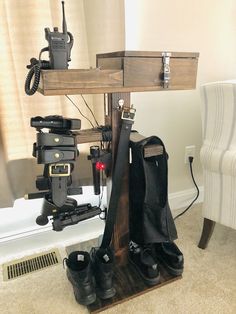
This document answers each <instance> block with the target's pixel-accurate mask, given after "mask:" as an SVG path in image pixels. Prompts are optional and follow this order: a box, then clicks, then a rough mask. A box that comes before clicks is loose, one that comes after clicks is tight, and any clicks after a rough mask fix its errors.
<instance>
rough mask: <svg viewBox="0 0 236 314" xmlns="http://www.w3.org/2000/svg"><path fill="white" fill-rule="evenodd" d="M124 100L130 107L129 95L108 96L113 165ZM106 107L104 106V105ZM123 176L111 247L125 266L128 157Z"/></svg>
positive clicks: (126, 252)
mask: <svg viewBox="0 0 236 314" xmlns="http://www.w3.org/2000/svg"><path fill="white" fill-rule="evenodd" d="M120 99H123V100H124V105H125V107H130V93H112V94H108V104H107V108H106V110H107V109H108V116H106V117H105V122H109V124H111V126H112V164H113V165H114V164H115V161H116V153H117V146H118V142H119V136H120V126H121V118H120V117H121V112H120V111H119V110H118V106H119V100H120ZM105 106H106V105H105ZM125 167H126V169H125V174H124V176H123V182H122V191H121V195H120V200H119V205H118V210H117V218H116V224H115V227H114V233H113V240H112V245H113V248H114V251H115V256H116V263H117V264H118V265H120V266H121V265H125V264H126V263H127V254H128V242H129V186H128V156H127V163H126V166H125Z"/></svg>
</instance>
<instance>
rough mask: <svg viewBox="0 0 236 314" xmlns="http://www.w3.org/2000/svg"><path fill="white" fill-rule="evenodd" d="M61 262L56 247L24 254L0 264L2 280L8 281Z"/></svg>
mask: <svg viewBox="0 0 236 314" xmlns="http://www.w3.org/2000/svg"><path fill="white" fill-rule="evenodd" d="M60 263H61V257H60V253H59V251H58V250H57V249H55V250H51V251H47V252H43V253H40V254H34V255H30V256H26V257H24V258H21V259H17V260H14V261H11V262H8V263H5V264H3V265H2V267H3V280H4V281H9V280H11V279H15V278H18V277H21V276H24V275H28V274H30V273H32V272H36V271H39V270H42V269H45V268H48V267H51V266H54V265H58V264H60Z"/></svg>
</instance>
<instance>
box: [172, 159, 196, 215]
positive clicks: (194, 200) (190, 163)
mask: <svg viewBox="0 0 236 314" xmlns="http://www.w3.org/2000/svg"><path fill="white" fill-rule="evenodd" d="M188 161H189V168H190V173H191V177H192V180H193V183H194V185H195V187H196V190H197V195H196V196H195V198H194V199H193V200H192V202H191V203H190V204H189V205H188V207H187V208H186V209H185V210H184V211H183V212H182V213H180V214H178V215H177V216H176V217H175V218H174V220H176V219H177V218H179V217H180V216H182V215H183V214H185V213H186V212H187V211H188V210H189V208H190V207H191V206H192V205H193V204H194V203H195V202H196V200H197V199H198V197H199V194H200V193H199V188H198V186H197V183H196V181H195V179H194V176H193V166H192V163H193V157H192V156H189V157H188Z"/></svg>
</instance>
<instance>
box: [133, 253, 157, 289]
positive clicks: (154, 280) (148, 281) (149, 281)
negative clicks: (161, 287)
mask: <svg viewBox="0 0 236 314" xmlns="http://www.w3.org/2000/svg"><path fill="white" fill-rule="evenodd" d="M129 262H130V263H131V264H132V265H133V266H134V268H135V269H136V271H137V272H138V273H139V275H140V276H141V277H142V279H143V281H144V282H145V283H146V284H147V285H148V286H154V285H156V284H158V283H160V278H161V276H160V274H159V275H158V276H157V277H155V278H148V277H146V276H145V275H144V274H143V273H142V272H141V271H140V269H139V268H138V266H137V265H136V264H135V263H134V262H133V261H132V259H130V258H129Z"/></svg>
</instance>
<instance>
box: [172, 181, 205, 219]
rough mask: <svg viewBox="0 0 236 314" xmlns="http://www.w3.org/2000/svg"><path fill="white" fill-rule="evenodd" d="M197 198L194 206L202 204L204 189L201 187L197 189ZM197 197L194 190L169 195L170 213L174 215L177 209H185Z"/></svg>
mask: <svg viewBox="0 0 236 314" xmlns="http://www.w3.org/2000/svg"><path fill="white" fill-rule="evenodd" d="M199 192H200V193H199V197H198V199H197V200H196V202H195V204H198V203H202V202H203V195H204V188H203V186H200V187H199ZM196 195H197V192H196V189H189V190H184V191H179V192H174V193H170V194H169V203H170V208H171V211H172V212H173V213H174V212H175V211H177V210H178V209H181V208H183V209H184V208H187V207H188V205H189V204H190V203H191V202H192V200H193V199H194V198H195V196H196Z"/></svg>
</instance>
